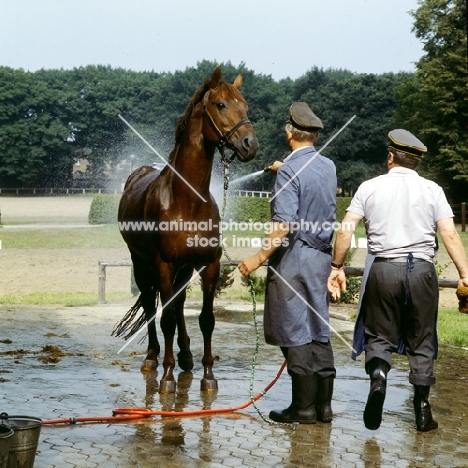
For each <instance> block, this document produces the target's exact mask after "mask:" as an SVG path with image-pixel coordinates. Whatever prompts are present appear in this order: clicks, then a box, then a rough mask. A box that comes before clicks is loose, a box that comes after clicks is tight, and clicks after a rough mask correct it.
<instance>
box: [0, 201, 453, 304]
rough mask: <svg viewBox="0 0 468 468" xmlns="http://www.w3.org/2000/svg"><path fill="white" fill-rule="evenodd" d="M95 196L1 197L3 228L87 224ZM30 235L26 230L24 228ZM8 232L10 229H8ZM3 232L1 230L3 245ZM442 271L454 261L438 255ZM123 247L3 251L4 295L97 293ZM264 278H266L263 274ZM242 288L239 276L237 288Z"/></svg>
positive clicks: (360, 258)
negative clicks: (103, 271) (101, 275)
mask: <svg viewBox="0 0 468 468" xmlns="http://www.w3.org/2000/svg"><path fill="white" fill-rule="evenodd" d="M91 202H92V197H91V196H70V197H0V211H1V216H2V218H1V219H2V222H3V223H29V226H28V227H27V228H28V229H40V228H42V227H44V225H46V226H48V228H49V229H50V228H52V225H54V226H55V228H59V227H60V226H67V227H71V226H72V225H80V226H85V225H87V224H88V213H89V208H90V206H91ZM23 228H24V229H26V227H25V226H23ZM4 229H9V228H4ZM1 233H2V230H1V229H0V240H1V237H2V236H1ZM256 250H257V249H256V248H240V247H236V248H233V247H230V248H229V249H228V251H229V255H230V257H231V258H232V259H234V260H240V259H243V258H246V257H247V256H249V255H252V254H253V253H254V252H256ZM364 257H365V250H364V249H358V250H357V252H356V254H355V256H354V259H353V265H354V266H363V265H364ZM439 257H440V258H439V259H438V261H439V263H440V264H441V265H444V264H445V263H447V262H448V261H449V260H450V259H449V258H448V256H447V255H446V254H444V255H442V254H440V255H439ZM129 258H130V256H129V253H128V250H127V248H126V247H125V245H124V244H122V247H121V248H109V249H31V250H22V249H5V248H4V249H1V250H0V265H1V270H0V294H27V293H32V292H55V293H62V292H96V293H97V288H98V262H99V260H124V259H129ZM260 274H262V273H260ZM443 276H444V277H446V278H451V279H455V278H457V272H456V270H455V267H454V266H453V264H451V265H450V266H449V267H448V268H447V269H446V270H444V272H443ZM239 284H240V279H239V274H238V273H237V272H236V281H235V285H236V287H237V286H238V285H239ZM106 292H123V293H129V292H130V268H126V267H119V268H109V269H108V270H107V284H106ZM440 305H441V307H451V308H456V307H458V301H457V298H456V296H455V291H454V290H453V289H444V290H441V291H440Z"/></svg>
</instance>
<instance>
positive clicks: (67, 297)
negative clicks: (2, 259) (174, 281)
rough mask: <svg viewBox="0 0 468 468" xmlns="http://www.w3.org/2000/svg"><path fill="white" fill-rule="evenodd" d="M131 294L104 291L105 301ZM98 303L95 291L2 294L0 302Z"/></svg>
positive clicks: (80, 304) (75, 304) (74, 304)
mask: <svg viewBox="0 0 468 468" xmlns="http://www.w3.org/2000/svg"><path fill="white" fill-rule="evenodd" d="M130 297H131V296H130V295H129V294H125V293H112V292H110V293H106V301H107V302H113V301H119V300H122V299H128V298H130ZM97 303H98V296H97V294H95V293H85V292H82V293H79V292H78V293H49V292H35V293H29V294H2V295H0V304H5V305H22V306H43V305H59V306H64V307H83V306H94V305H97Z"/></svg>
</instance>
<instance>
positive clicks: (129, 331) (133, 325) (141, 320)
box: [111, 294, 159, 340]
mask: <svg viewBox="0 0 468 468" xmlns="http://www.w3.org/2000/svg"><path fill="white" fill-rule="evenodd" d="M141 296H142V294H140V295H139V296H138V299H137V301H136V302H135V304H134V305H133V306H132V307H131V308H130V310H129V311H128V312H127V313H126V314H125V315H124V316H123V318H122V319H121V320H120V322H118V323H117V325H116V326H115V327H114V329H113V330H112V335H111V336H116V337H122V338H123V339H124V340H128V339H129V338H131V337H132V336H133V335H134V334H135V333H137V332H138V331H139V330H140V328H142V327H144V326H145V325H146V313H145V310H144V309H143V300H142V297H141ZM158 302H159V294H156V307H155V314H156V310H157V308H158ZM140 309H143V310H142V312H141V313H140V315H138V311H139V310H140Z"/></svg>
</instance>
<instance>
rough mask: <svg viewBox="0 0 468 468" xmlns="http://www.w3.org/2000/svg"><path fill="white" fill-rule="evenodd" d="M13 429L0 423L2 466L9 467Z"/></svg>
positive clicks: (0, 463)
mask: <svg viewBox="0 0 468 468" xmlns="http://www.w3.org/2000/svg"><path fill="white" fill-rule="evenodd" d="M12 435H13V431H12V430H11V428H10V426H7V425H5V424H1V423H0V468H8V465H7V463H8V452H9V451H10V445H11V440H12Z"/></svg>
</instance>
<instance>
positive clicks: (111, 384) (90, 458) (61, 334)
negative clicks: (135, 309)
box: [0, 304, 468, 468]
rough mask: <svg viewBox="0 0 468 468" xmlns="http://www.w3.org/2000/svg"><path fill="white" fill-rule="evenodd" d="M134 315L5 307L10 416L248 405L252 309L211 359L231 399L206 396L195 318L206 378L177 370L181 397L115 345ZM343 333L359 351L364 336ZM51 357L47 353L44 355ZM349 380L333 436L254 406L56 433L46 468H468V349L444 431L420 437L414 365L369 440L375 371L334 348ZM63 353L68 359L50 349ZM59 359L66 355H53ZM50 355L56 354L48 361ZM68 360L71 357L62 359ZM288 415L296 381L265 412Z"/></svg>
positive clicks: (274, 353) (404, 368)
mask: <svg viewBox="0 0 468 468" xmlns="http://www.w3.org/2000/svg"><path fill="white" fill-rule="evenodd" d="M127 306H128V304H118V305H115V304H114V305H103V306H97V307H80V308H58V309H57V308H52V307H49V308H24V307H6V306H4V307H0V314H1V315H0V316H1V323H2V327H1V329H0V411H5V412H7V413H9V414H10V415H11V414H22V415H29V416H36V417H40V418H42V419H56V418H70V417H79V416H81V417H86V416H111V415H112V410H113V409H114V408H118V407H147V408H150V409H153V410H177V411H188V410H199V409H202V408H226V407H236V406H238V405H241V404H243V403H246V402H248V401H249V398H250V390H249V386H250V378H251V366H252V358H253V355H254V351H255V341H256V333H255V327H254V325H253V320H252V314H251V312H248V310H249V307H245V304H244V306H243V307H240V308H239V310H240V311H237V312H226V311H224V312H219V313H217V324H216V329H215V333H214V341H213V352H214V354H215V355H217V356H219V360H218V361H216V363H215V368H214V371H215V376H216V378H217V379H218V384H219V391H218V392H217V393H210V394H208V395H206V394H203V393H202V392H200V382H199V381H200V379H201V376H202V367H201V362H200V361H201V355H202V338H201V333H200V331H199V328H198V319H197V315H196V314H191V315H189V316H188V317H187V324H188V330H189V334H190V337H191V346H192V352H193V354H194V360H195V368H194V370H193V372H192V373H186V372H185V373H184V372H179V370H178V368H176V371H177V374H178V389H177V393H176V395H160V394H159V393H158V380H159V379H160V378H161V375H162V370H161V367H159V374H158V375H157V376H155V375H154V374H152V375H143V374H142V373H141V372H140V370H139V368H140V365H141V362H142V360H143V358H144V350H145V348H146V342H145V343H143V344H139V343H138V341H139V340H138V339H137V340H134V341H133V342H132V343H131V344H130V345H128V347H126V348H125V350H123V351H122V352H121V353H120V354H117V352H118V350H119V349H120V348H121V347H122V346H123V344H124V342H123V341H121V340H119V339H116V338H112V337H111V336H110V334H111V332H112V329H113V326H114V325H115V323H116V322H117V321H118V320H119V319H120V318H121V317H122V316H123V314H124V312H125V311H126V310H127V308H128V307H127ZM259 322H260V323H259V326H260V350H259V354H258V363H257V366H256V372H255V381H254V388H253V394H254V395H256V394H257V393H259V392H261V391H262V390H263V389H264V388H265V387H266V386H267V385H268V384H269V383H270V382H271V381H272V380H273V379H274V377H275V376H276V374H277V372H278V370H279V368H280V366H281V364H282V362H283V359H282V355H281V353H280V351H279V349H278V348H275V347H272V346H267V345H265V344H264V343H263V335H262V332H261V317H259ZM332 325H333V326H334V328H335V329H337V330H338V331H340V333H341V335H342V336H343V337H344V338H345V340H346V341H347V342H348V343H350V342H351V334H352V331H351V330H352V324H351V323H349V322H345V321H341V320H333V321H332ZM45 346H48V348H44V347H45ZM333 346H334V351H335V359H336V367H337V379H336V381H335V392H334V398H333V410H334V413H335V417H334V419H333V422H332V423H331V424H322V423H317V424H315V425H298V426H297V427H296V430H292V429H291V428H289V427H282V426H278V425H270V424H268V423H267V422H265V421H264V420H263V419H262V418H261V416H260V415H259V413H258V412H257V411H256V409H255V408H254V407H253V406H252V405H251V406H248V407H247V408H245V409H243V410H241V411H236V412H233V413H228V414H221V415H214V416H202V417H183V418H173V417H164V418H161V417H151V418H145V419H140V420H136V421H131V422H122V423H89V424H76V425H45V426H43V427H42V430H41V436H40V441H39V446H38V453H37V456H36V462H35V465H34V466H35V468H52V467H57V468H68V467H70V468H71V467H79V468H88V467H89V468H94V467H100V468H107V467H141V468H149V467H152V468H154V467H174V468H175V467H184V468H192V467H197V468H198V467H221V466H223V467H240V466H242V467H244V466H247V467H255V468H257V467H261V466H275V467H288V468H289V467H291V468H292V467H314V466H317V467H319V466H320V467H365V468H371V467H402V468H403V467H434V466H438V467H444V468H446V467H467V466H468V422H467V421H466V414H467V411H466V407H467V403H468V393H467V388H468V387H467V379H468V360H467V357H468V351H467V350H463V349H457V348H450V347H441V349H440V357H439V360H438V361H437V363H436V377H437V383H436V385H435V386H434V387H432V392H431V404H432V407H433V413H434V416H435V418H436V419H437V421H438V422H439V429H437V430H435V431H432V432H429V433H419V432H417V431H416V429H415V425H414V414H413V409H412V387H411V386H410V385H409V383H408V379H407V375H408V365H407V362H406V359H404V358H402V357H396V358H395V362H394V368H393V369H392V371H391V372H390V374H389V383H388V391H387V399H386V401H385V406H384V418H383V422H382V425H381V427H380V429H379V430H377V431H369V430H367V429H365V427H364V424H363V422H362V412H363V410H364V405H365V402H366V399H367V393H368V387H369V381H368V379H367V376H366V375H365V372H364V369H363V364H362V361H361V362H353V361H351V359H350V350H349V348H348V346H347V345H346V344H345V343H344V342H343V341H342V340H341V339H339V338H338V337H336V336H333ZM51 347H57V348H58V349H56V348H51ZM50 349H53V350H55V351H56V352H55V353H50ZM47 350H49V351H47ZM58 351H62V352H63V353H62V354H66V353H68V355H62V356H61V355H60V352H58ZM289 403H290V381H289V377H288V375H287V374H286V372H285V373H284V374H283V375H282V377H281V378H280V379H279V380H278V382H277V383H276V384H275V385H274V386H273V387H272V388H271V389H270V390H269V392H268V393H267V394H266V395H265V396H264V397H262V398H261V399H260V400H258V402H257V406H258V408H259V410H260V411H262V412H263V413H264V414H265V415H268V412H269V411H270V410H271V409H282V408H284V407H286V406H288V405H289Z"/></svg>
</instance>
